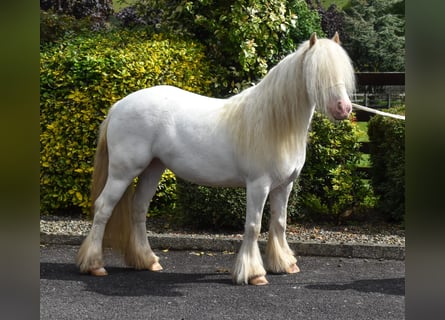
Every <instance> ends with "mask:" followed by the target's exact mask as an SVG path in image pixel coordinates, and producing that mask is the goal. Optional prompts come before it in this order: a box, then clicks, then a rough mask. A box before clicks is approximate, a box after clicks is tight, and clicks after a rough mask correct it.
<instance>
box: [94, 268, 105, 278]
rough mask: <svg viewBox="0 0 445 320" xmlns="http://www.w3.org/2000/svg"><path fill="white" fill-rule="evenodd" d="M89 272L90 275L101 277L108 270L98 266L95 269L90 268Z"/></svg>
mask: <svg viewBox="0 0 445 320" xmlns="http://www.w3.org/2000/svg"><path fill="white" fill-rule="evenodd" d="M90 273H91V275H93V276H96V277H103V276H107V275H108V272H107V270H105V268H104V267H100V268H97V269H91V270H90Z"/></svg>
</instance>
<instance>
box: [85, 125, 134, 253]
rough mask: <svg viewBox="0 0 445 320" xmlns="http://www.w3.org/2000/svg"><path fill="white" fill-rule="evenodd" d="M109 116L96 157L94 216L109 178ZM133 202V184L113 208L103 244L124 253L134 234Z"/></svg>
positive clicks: (92, 197)
mask: <svg viewBox="0 0 445 320" xmlns="http://www.w3.org/2000/svg"><path fill="white" fill-rule="evenodd" d="M108 119H109V117H108V118H106V119H105V120H104V121H103V122H102V124H101V127H100V133H99V139H98V143H97V148H96V154H95V159H94V170H93V179H92V185H91V214H92V216H94V212H95V208H94V206H95V202H96V200H97V198H98V197H99V196H100V194H101V193H102V190H103V188H104V186H105V184H106V182H107V179H108V163H109V158H108V146H107V128H108V121H109V120H108ZM132 204H133V185H132V184H130V186H129V187H128V188H127V190H126V191H125V193H124V194H123V196H122V197H121V199H120V200H119V202H118V203H117V204H116V206H115V207H114V209H113V212H112V214H111V217H110V219H108V222H107V225H106V227H105V233H104V238H103V246H106V247H111V248H113V249H117V250H119V251H121V252H122V253H125V252H126V251H127V247H128V245H129V239H130V235H131V234H132V230H131V229H132V228H133V223H132Z"/></svg>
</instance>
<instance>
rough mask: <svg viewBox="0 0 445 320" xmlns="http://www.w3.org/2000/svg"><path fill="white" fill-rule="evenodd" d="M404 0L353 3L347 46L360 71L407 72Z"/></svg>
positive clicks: (348, 13) (347, 24)
mask: <svg viewBox="0 0 445 320" xmlns="http://www.w3.org/2000/svg"><path fill="white" fill-rule="evenodd" d="M404 4H405V1H404V0H351V5H350V7H348V8H347V9H346V10H345V13H346V14H345V25H344V30H345V35H346V36H347V38H346V39H344V41H343V42H344V46H345V47H346V49H347V51H348V53H349V55H350V56H351V59H352V60H353V61H354V64H355V66H356V68H357V69H358V70H359V71H380V72H383V71H403V70H405V13H404Z"/></svg>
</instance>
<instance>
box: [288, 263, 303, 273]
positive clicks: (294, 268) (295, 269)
mask: <svg viewBox="0 0 445 320" xmlns="http://www.w3.org/2000/svg"><path fill="white" fill-rule="evenodd" d="M286 272H287V273H298V272H300V268H298V266H297V264H296V263H294V264H292V265H291V266H290V267H289V268H288V269H287V270H286Z"/></svg>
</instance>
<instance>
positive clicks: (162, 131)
mask: <svg viewBox="0 0 445 320" xmlns="http://www.w3.org/2000/svg"><path fill="white" fill-rule="evenodd" d="M354 86H355V77H354V71H353V68H352V65H351V61H350V59H349V57H348V55H347V54H346V52H345V51H344V50H343V49H342V47H341V46H340V45H339V37H338V34H336V35H335V36H334V37H333V38H332V39H317V36H316V35H315V34H313V35H312V36H311V38H310V40H308V41H305V42H304V43H302V44H301V45H300V46H299V48H298V50H297V51H296V52H294V53H292V54H290V55H288V56H287V57H286V58H284V59H283V60H282V61H281V62H280V63H278V64H277V65H276V66H275V67H274V68H272V69H271V70H270V72H269V73H268V74H267V75H266V76H265V77H264V79H263V80H262V81H261V82H259V84H258V85H256V86H253V87H251V88H248V89H246V90H244V91H242V92H241V93H239V94H237V95H235V96H233V97H230V98H228V99H215V98H209V97H204V96H200V95H197V94H193V93H190V92H186V91H183V90H181V89H178V88H175V87H171V86H156V87H152V88H148V89H143V90H139V91H137V92H134V93H132V94H130V95H128V96H127V97H125V98H123V99H122V100H120V101H118V102H117V103H116V104H115V105H114V106H113V107H112V108H111V109H110V112H109V115H108V117H107V118H106V119H105V121H104V122H103V124H102V126H101V131H100V137H99V141H98V146H97V151H96V158H95V164H94V174H93V186H92V200H93V204H94V206H93V207H94V221H93V225H92V229H91V231H90V233H89V234H88V236H87V237H86V239H85V240H84V242H83V244H82V246H81V248H80V250H79V253H78V256H77V264H78V266H79V267H80V271H81V272H85V273H91V274H93V275H96V276H101V275H106V274H107V272H106V270H105V269H104V263H103V258H102V245H103V244H102V242H103V241H112V242H114V244H112V246H114V247H116V246H117V247H119V248H120V249H121V250H122V252H123V253H124V255H125V261H126V263H127V264H128V265H129V266H132V267H134V268H136V269H148V270H151V271H159V270H162V267H161V265H160V264H159V258H158V257H157V256H156V255H155V254H154V253H153V251H152V249H151V248H150V245H149V243H148V240H147V233H146V224H145V223H146V213H147V209H148V207H149V203H150V201H151V199H152V197H153V195H154V194H155V191H156V187H157V184H158V181H159V179H160V177H161V175H162V173H163V172H164V170H165V169H166V168H169V169H171V170H172V171H173V172H174V173H175V174H176V175H177V176H179V177H181V178H183V179H186V180H189V181H192V182H195V183H197V184H203V185H208V186H243V187H246V194H247V195H246V198H247V199H246V200H247V205H246V220H245V226H244V237H243V243H242V245H241V248H240V250H239V252H238V256H237V258H236V262H235V266H234V268H233V270H232V276H233V281H234V282H235V283H236V284H247V283H249V284H254V285H263V284H267V283H268V282H267V279H266V277H265V275H266V269H267V270H268V271H270V272H273V273H296V272H299V268H298V267H297V264H296V262H297V260H296V258H295V257H294V253H293V252H292V250H291V249H290V248H289V245H288V243H287V241H286V234H285V231H286V214H287V212H286V210H287V209H286V207H287V201H288V197H289V193H290V191H291V189H292V185H293V181H294V180H295V179H296V178H297V177H298V175H299V173H300V171H301V169H302V167H303V164H304V161H305V156H306V140H307V133H308V130H309V126H310V122H311V119H312V115H313V113H314V110H315V107H317V109H319V110H320V111H322V112H324V113H325V114H327V115H328V116H329V117H330V118H331V119H332V120H333V119H335V120H342V119H346V118H347V117H348V116H349V114H350V112H351V110H352V106H351V101H350V99H349V95H350V94H351V93H352V92H353V90H354ZM135 177H138V182H137V185H136V187H135V188H134V187H133V181H134V179H135ZM268 196H269V197H270V205H271V211H272V212H271V219H270V229H269V239H268V243H267V248H266V254H265V264H264V265H263V261H262V258H261V254H260V250H259V247H258V242H257V241H258V236H259V233H260V226H261V217H262V212H263V207H264V204H265V201H266V198H267V197H268ZM110 217H112V219H110ZM113 221H114V222H113Z"/></svg>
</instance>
